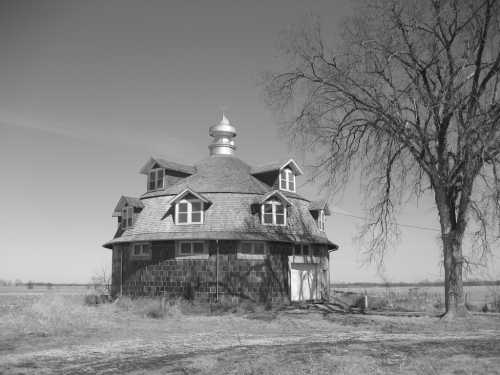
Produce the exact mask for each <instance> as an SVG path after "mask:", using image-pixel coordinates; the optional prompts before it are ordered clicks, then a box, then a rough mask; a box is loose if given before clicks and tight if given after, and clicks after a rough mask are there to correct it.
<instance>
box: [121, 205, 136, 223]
mask: <svg viewBox="0 0 500 375" xmlns="http://www.w3.org/2000/svg"><path fill="white" fill-rule="evenodd" d="M129 222H130V224H129ZM134 224H135V212H134V207H133V206H125V207H123V208H122V216H121V225H122V228H123V229H127V228H131V227H132V226H133V225H134Z"/></svg>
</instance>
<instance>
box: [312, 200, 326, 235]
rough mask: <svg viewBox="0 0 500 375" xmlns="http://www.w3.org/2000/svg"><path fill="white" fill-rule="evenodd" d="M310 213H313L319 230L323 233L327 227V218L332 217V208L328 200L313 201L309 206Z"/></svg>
mask: <svg viewBox="0 0 500 375" xmlns="http://www.w3.org/2000/svg"><path fill="white" fill-rule="evenodd" d="M309 212H311V215H312V217H313V218H314V221H315V222H316V225H317V226H318V229H319V230H320V231H322V232H324V231H325V227H326V216H327V215H328V216H329V215H330V207H329V206H328V202H327V201H326V200H319V201H313V202H311V203H310V204H309Z"/></svg>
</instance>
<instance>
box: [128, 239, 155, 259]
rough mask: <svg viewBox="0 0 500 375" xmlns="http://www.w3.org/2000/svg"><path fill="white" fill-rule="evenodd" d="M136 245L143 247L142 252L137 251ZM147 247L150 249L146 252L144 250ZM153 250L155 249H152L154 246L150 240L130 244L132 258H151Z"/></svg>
mask: <svg viewBox="0 0 500 375" xmlns="http://www.w3.org/2000/svg"><path fill="white" fill-rule="evenodd" d="M136 246H140V247H141V251H140V254H136V253H135V247H136ZM145 249H148V251H147V252H145V251H144V250H145ZM152 251H153V250H152V246H151V243H150V242H133V243H132V244H131V245H130V258H131V259H141V260H147V259H151V255H152Z"/></svg>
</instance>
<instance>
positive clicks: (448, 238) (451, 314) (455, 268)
mask: <svg viewBox="0 0 500 375" xmlns="http://www.w3.org/2000/svg"><path fill="white" fill-rule="evenodd" d="M436 203H437V207H438V212H439V221H440V224H441V239H442V242H443V265H444V291H445V309H446V310H445V314H444V315H443V317H444V318H446V319H453V318H455V317H463V316H467V315H469V313H468V311H467V308H466V306H465V298H464V290H463V280H462V269H463V255H462V240H463V235H464V232H465V223H457V220H456V215H455V207H454V204H453V200H452V199H449V198H448V197H447V194H446V193H445V192H443V191H436Z"/></svg>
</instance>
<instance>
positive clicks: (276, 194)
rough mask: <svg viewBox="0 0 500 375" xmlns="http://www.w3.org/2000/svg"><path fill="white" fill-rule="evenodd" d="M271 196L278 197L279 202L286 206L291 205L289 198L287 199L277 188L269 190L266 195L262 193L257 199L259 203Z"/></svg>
mask: <svg viewBox="0 0 500 375" xmlns="http://www.w3.org/2000/svg"><path fill="white" fill-rule="evenodd" d="M273 197H276V198H278V199H279V200H280V201H281V203H283V204H284V205H286V206H292V202H291V201H290V199H288V198H287V197H286V196H285V194H283V193H282V192H281V191H279V190H273V191H270V192H269V193H267V194H266V195H264V196H263V197H262V198H260V199H259V203H260V204H262V203H265V202H266V201H268V200H269V199H271V198H273Z"/></svg>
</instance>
